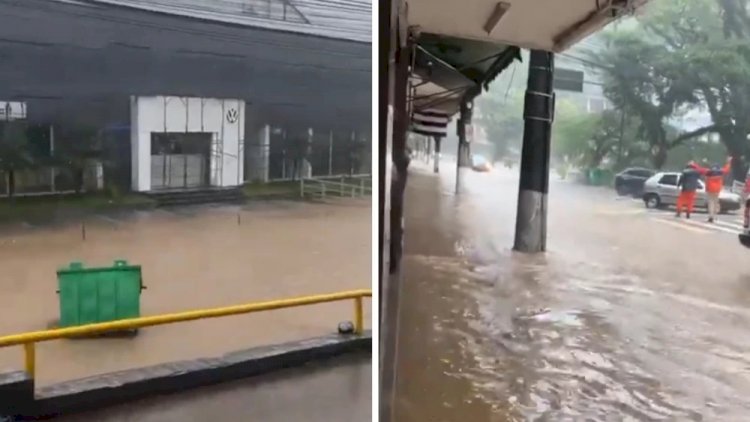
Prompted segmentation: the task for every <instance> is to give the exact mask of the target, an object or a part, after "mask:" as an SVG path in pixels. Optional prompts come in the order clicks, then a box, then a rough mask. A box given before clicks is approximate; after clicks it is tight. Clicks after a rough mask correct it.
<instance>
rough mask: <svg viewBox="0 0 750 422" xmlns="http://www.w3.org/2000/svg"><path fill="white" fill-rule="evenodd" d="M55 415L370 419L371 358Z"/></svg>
mask: <svg viewBox="0 0 750 422" xmlns="http://www.w3.org/2000/svg"><path fill="white" fill-rule="evenodd" d="M57 420H59V421H60V422H84V421H85V422H88V421H97V422H164V421H181V422H204V421H212V420H220V421H238V420H242V421H262V422H289V421H305V422H339V421H340V422H366V421H371V420H372V365H371V359H370V358H369V357H347V358H339V359H336V360H332V361H329V362H326V363H322V364H316V365H311V366H308V367H304V368H298V369H287V370H284V371H281V372H277V373H275V374H272V375H266V376H259V377H256V378H251V379H248V380H244V381H238V382H233V383H227V384H221V385H218V386H215V387H210V388H202V389H198V390H192V391H186V392H183V393H178V394H172V395H168V396H160V397H153V398H150V399H148V400H141V401H137V402H133V403H129V404H127V405H123V406H116V407H112V408H109V409H104V410H100V411H95V412H89V413H84V414H80V415H75V416H70V417H64V418H59V419H57Z"/></svg>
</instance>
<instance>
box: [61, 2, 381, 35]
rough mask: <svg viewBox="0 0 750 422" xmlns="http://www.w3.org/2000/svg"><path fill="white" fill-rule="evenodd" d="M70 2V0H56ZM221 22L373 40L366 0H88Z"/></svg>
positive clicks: (369, 12)
mask: <svg viewBox="0 0 750 422" xmlns="http://www.w3.org/2000/svg"><path fill="white" fill-rule="evenodd" d="M57 1H69V0H57ZM87 2H88V3H89V4H91V3H101V4H104V5H106V4H109V5H117V6H127V7H133V8H138V9H142V10H149V11H154V12H162V13H170V14H175V15H181V16H189V17H196V18H201V19H211V20H215V21H218V22H227V23H232V24H240V25H248V26H254V27H259V28H267V29H275V30H283V31H290V32H299V33H305V34H310V35H318V36H324V37H331V38H338V39H346V40H352V41H361V42H368V43H369V42H371V41H372V31H371V28H372V3H371V2H369V1H363V0H88V1H87Z"/></svg>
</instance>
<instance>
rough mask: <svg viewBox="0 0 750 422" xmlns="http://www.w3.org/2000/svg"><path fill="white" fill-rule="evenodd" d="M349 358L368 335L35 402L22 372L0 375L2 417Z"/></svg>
mask: <svg viewBox="0 0 750 422" xmlns="http://www.w3.org/2000/svg"><path fill="white" fill-rule="evenodd" d="M353 353H362V354H370V353H372V332H371V331H367V332H365V333H364V334H363V335H361V336H354V335H338V334H336V335H329V336H325V337H317V338H313V339H308V340H302V341H295V342H290V343H284V344H280V345H274V346H265V347H258V348H253V349H248V350H242V351H238V352H233V353H229V354H226V355H224V356H221V357H217V358H203V359H195V360H189V361H180V362H170V363H165V364H161V365H155V366H150V367H145V368H139V369H133V370H126V371H121V372H114V373H110V374H103V375H97V376H93V377H88V378H82V379H79V380H74V381H68V382H64V383H60V384H55V385H51V386H48V387H43V388H40V389H39V390H38V391H37V392H36V395H35V396H34V397H33V398H31V397H28V395H29V392H31V391H33V390H32V388H29V387H30V386H31V385H33V381H32V380H31V379H29V377H28V376H27V374H26V373H25V372H13V373H9V374H0V415H18V416H15V417H14V418H11V420H29V419H31V418H35V417H52V416H61V415H64V414H71V413H79V412H83V411H89V410H94V409H99V408H102V407H107V406H112V405H116V404H121V403H124V402H128V401H132V400H136V399H141V398H145V397H149V396H153V395H160V394H170V393H176V392H180V391H183V390H186V389H189V388H196V387H203V386H208V385H212V384H218V383H222V382H226V381H234V380H238V379H242V378H247V377H252V376H256V375H261V374H267V373H269V372H273V371H276V370H279V369H284V368H291V367H297V366H302V365H305V364H307V363H311V362H315V361H321V360H326V359H331V358H335V357H337V356H341V355H345V354H353ZM6 393H7V394H6ZM11 397H12V399H11ZM4 398H7V399H9V400H4ZM21 415H22V416H21ZM0 420H3V417H2V416H0Z"/></svg>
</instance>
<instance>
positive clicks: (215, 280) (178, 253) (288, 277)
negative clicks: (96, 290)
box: [0, 199, 372, 385]
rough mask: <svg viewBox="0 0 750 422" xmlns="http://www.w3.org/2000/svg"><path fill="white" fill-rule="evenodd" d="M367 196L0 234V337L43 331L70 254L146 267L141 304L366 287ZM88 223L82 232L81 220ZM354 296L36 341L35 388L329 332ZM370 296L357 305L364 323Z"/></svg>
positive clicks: (227, 301)
mask: <svg viewBox="0 0 750 422" xmlns="http://www.w3.org/2000/svg"><path fill="white" fill-rule="evenodd" d="M371 216H372V211H371V202H370V201H369V200H363V199H352V200H348V199H346V200H340V201H334V202H332V203H321V204H313V203H302V202H280V201H279V202H277V201H273V202H258V203H254V204H251V205H247V206H230V205H227V206H213V207H207V206H201V207H186V208H176V209H157V210H155V211H145V212H135V213H125V214H106V215H94V216H90V217H87V218H86V219H84V220H80V221H74V220H67V221H66V222H65V223H63V224H59V225H51V226H30V225H20V226H18V227H12V228H10V227H6V228H4V229H3V232H2V233H0V257H2V263H3V270H2V271H1V272H0V309H2V310H3V318H2V319H0V334H2V335H4V334H15V333H18V332H23V331H30V330H38V329H44V328H46V327H47V325H48V324H50V323H51V322H52V321H54V320H55V319H56V318H58V309H59V305H58V297H57V294H56V293H55V290H56V289H57V286H56V284H57V281H56V275H55V271H56V270H57V269H58V268H60V267H62V266H66V265H67V264H68V263H69V262H71V261H83V262H84V264H85V265H86V266H108V265H112V262H113V260H115V259H126V260H128V261H129V262H130V263H133V264H139V265H141V266H142V267H143V278H144V284H145V285H146V286H147V290H145V291H143V295H142V305H141V312H142V314H144V315H154V314H160V313H166V312H174V311H182V310H190V309H196V308H203V307H216V306H225V305H234V304H240V303H246V302H255V301H262V300H270V299H276V298H285V297H294V296H302V295H309V294H319V293H329V292H336V291H341V290H349V289H361V288H368V287H369V286H370V283H371V281H370V279H371V262H372V252H371V251H372V249H371V236H372V230H371ZM82 223H85V227H86V239H85V241H84V240H83V239H82V230H81V224H82ZM353 309H354V306H353V304H352V302H339V303H331V304H322V305H314V306H311V307H304V308H295V309H286V310H275V311H269V312H264V313H257V314H251V315H242V316H233V317H227V318H220V319H213V320H205V321H194V322H187V323H181V324H173V325H168V326H159V327H151V328H147V329H143V330H141V332H140V333H139V335H138V336H137V337H136V338H109V339H96V340H69V341H52V342H47V343H41V344H39V345H38V346H37V381H38V382H39V383H40V384H41V385H46V384H49V383H52V382H59V381H65V380H70V379H74V378H80V377H85V376H89V375H94V374H100V373H105V372H112V371H117V370H122V369H129V368H136V367H141V366H147V365H154V364H158V363H164V362H168V361H174V360H184V359H193V358H199V357H207V356H217V355H221V354H224V353H227V352H230V351H234V350H240V349H246V348H250V347H254V346H260V345H267V344H272V343H280V342H286V341H293V340H301V339H305V338H310V337H316V336H319V335H325V334H329V333H331V332H335V330H336V327H337V324H338V323H339V322H340V321H344V320H352V319H353V318H354V315H353V313H354V312H353ZM370 309H371V307H370V301H369V300H366V301H365V318H366V325H367V326H368V327H369V326H370V324H369V321H370ZM22 367H23V353H22V350H21V348H20V347H12V348H5V349H0V370H5V369H20V368H22Z"/></svg>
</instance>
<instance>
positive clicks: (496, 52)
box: [411, 34, 520, 114]
mask: <svg viewBox="0 0 750 422" xmlns="http://www.w3.org/2000/svg"><path fill="white" fill-rule="evenodd" d="M414 53H415V58H414V70H413V72H412V76H411V86H412V88H413V90H412V93H411V94H412V101H413V106H414V109H415V110H426V109H433V110H441V111H445V112H448V113H449V114H453V113H456V112H457V111H458V109H459V107H460V103H461V101H462V99H465V98H473V97H474V96H476V95H478V94H479V93H481V91H482V88H483V87H486V86H487V84H489V82H490V81H492V79H494V77H495V76H496V75H498V74H499V73H500V72H502V71H503V70H504V69H505V68H506V67H508V66H509V65H510V63H511V62H512V61H513V60H515V59H518V58H520V55H519V50H518V48H517V47H510V46H506V45H502V44H497V43H489V42H485V41H477V40H467V39H460V38H454V37H447V36H442V35H435V34H421V35H420V36H419V38H418V39H417V46H416V47H415V51H414Z"/></svg>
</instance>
